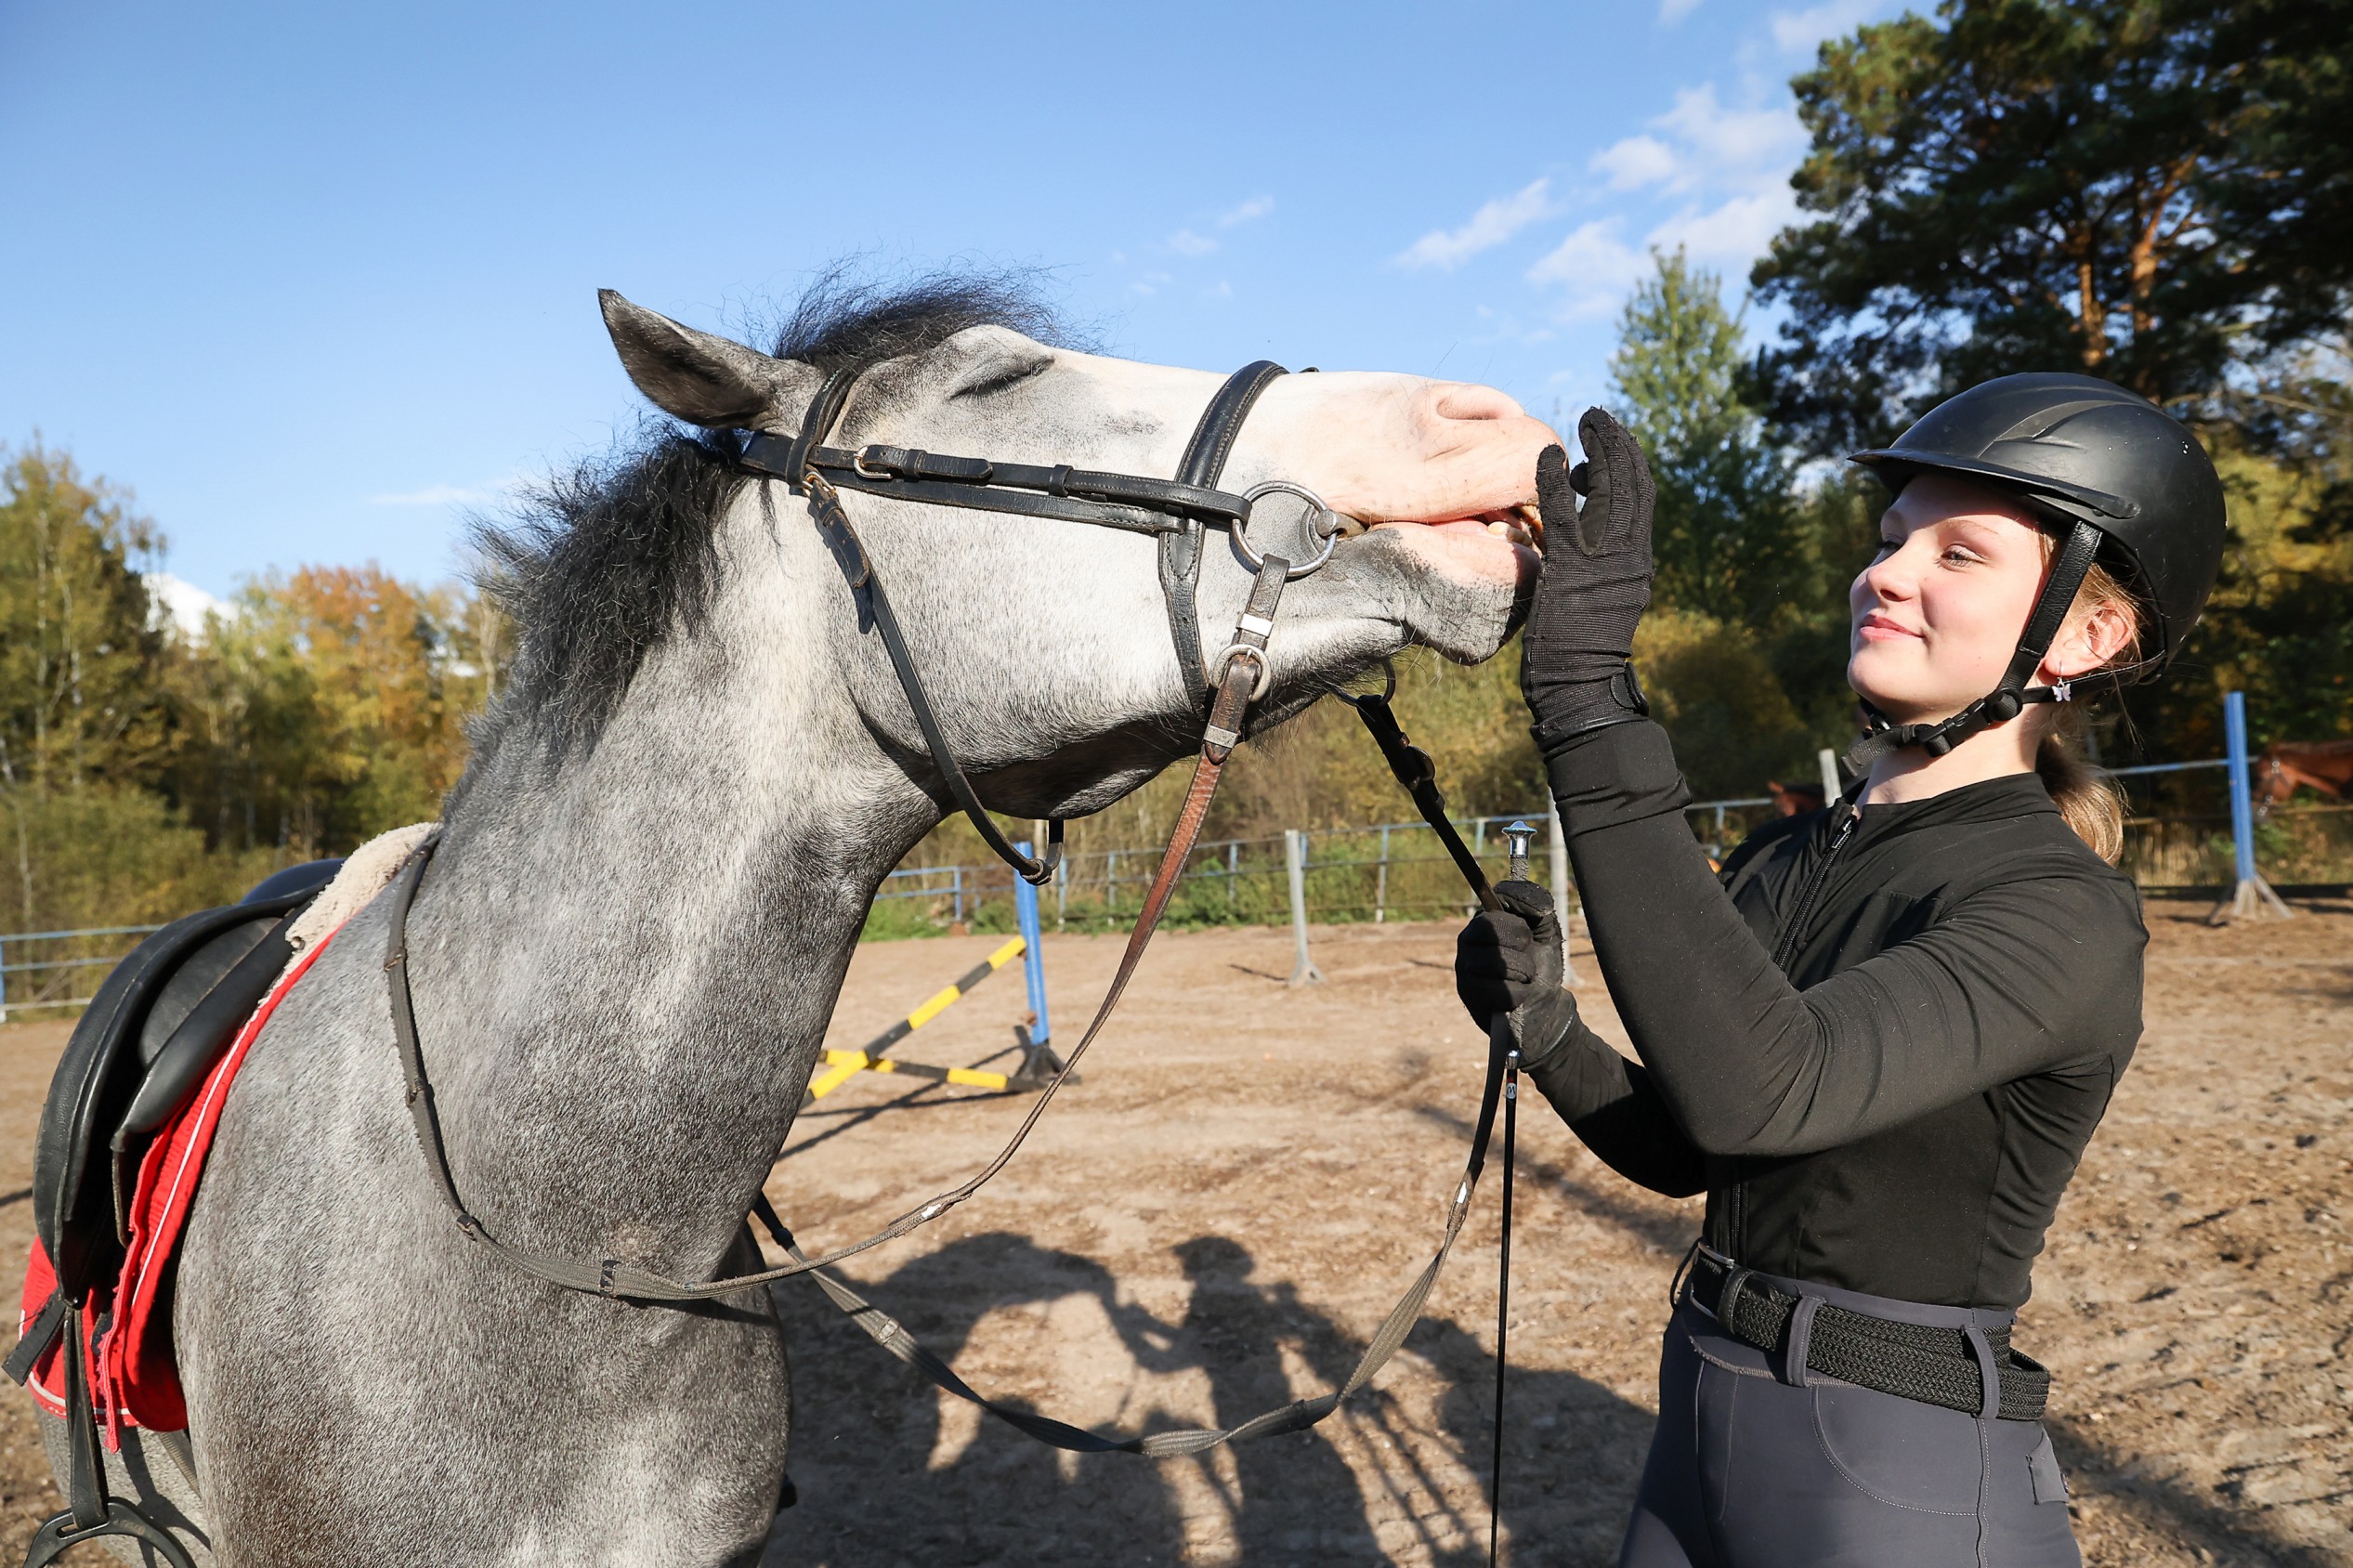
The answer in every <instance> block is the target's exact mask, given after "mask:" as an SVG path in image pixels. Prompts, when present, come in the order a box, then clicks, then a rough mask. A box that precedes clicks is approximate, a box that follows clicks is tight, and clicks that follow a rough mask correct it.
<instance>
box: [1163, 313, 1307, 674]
mask: <svg viewBox="0 0 2353 1568" xmlns="http://www.w3.org/2000/svg"><path fill="white" fill-rule="evenodd" d="M1284 373H1285V372H1284V370H1283V367H1282V366H1280V365H1278V364H1276V363H1275V361H1274V360H1272V359H1254V360H1252V361H1251V362H1250V363H1248V364H1247V365H1244V366H1243V367H1242V368H1241V369H1240V370H1238V371H1235V372H1234V373H1233V374H1232V375H1230V376H1227V377H1226V378H1225V385H1222V386H1221V387H1219V388H1218V390H1217V396H1216V397H1214V398H1212V399H1209V407H1208V408H1206V409H1203V410H1202V411H1201V418H1200V421H1199V423H1197V424H1196V425H1194V427H1193V438H1192V439H1191V440H1189V441H1187V442H1185V444H1184V456H1183V459H1182V460H1181V461H1180V462H1179V463H1178V464H1177V482H1178V483H1179V484H1180V485H1182V486H1186V487H1200V488H1204V489H1206V488H1207V487H1209V486H1212V485H1215V484H1216V483H1217V482H1218V480H1219V478H1220V477H1222V476H1223V474H1224V473H1225V460H1226V459H1227V458H1228V457H1230V456H1232V455H1233V452H1234V443H1235V440H1236V439H1238V438H1240V436H1241V434H1242V423H1243V421H1245V420H1247V419H1248V418H1249V416H1250V410H1251V409H1252V408H1254V407H1255V406H1257V403H1258V399H1259V395H1260V394H1261V393H1262V392H1264V391H1265V390H1266V389H1267V388H1268V387H1269V386H1272V385H1274V384H1275V378H1276V377H1277V376H1280V375H1282V374H1284ZM1249 510H1250V509H1249V504H1248V503H1247V502H1245V503H1243V506H1242V510H1241V512H1240V514H1239V515H1238V516H1240V517H1241V518H1243V519H1247V518H1248V516H1249ZM1234 520H1235V519H1234V518H1233V517H1228V518H1227V519H1226V521H1228V522H1232V521H1234ZM1201 529H1202V522H1201V516H1199V515H1198V513H1197V510H1196V512H1195V513H1190V514H1188V515H1187V516H1185V518H1184V519H1183V524H1182V526H1181V528H1180V529H1178V530H1176V531H1172V532H1167V533H1163V534H1161V536H1160V563H1159V564H1160V593H1161V595H1162V596H1163V597H1164V598H1166V599H1167V600H1168V604H1169V636H1170V640H1171V641H1172V642H1173V643H1174V644H1175V645H1176V656H1177V669H1178V670H1179V671H1180V672H1181V673H1183V677H1184V689H1185V692H1186V694H1187V695H1188V697H1190V696H1192V695H1193V694H1195V693H1199V692H1203V691H1206V690H1207V689H1208V688H1209V679H1210V677H1209V672H1208V670H1207V669H1206V667H1205V666H1204V663H1203V660H1202V650H1201V612H1200V598H1199V589H1200V585H1201Z"/></svg>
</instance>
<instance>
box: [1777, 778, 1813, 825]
mask: <svg viewBox="0 0 2353 1568" xmlns="http://www.w3.org/2000/svg"><path fill="white" fill-rule="evenodd" d="M1765 788H1766V790H1767V791H1770V792H1771V795H1772V798H1773V815H1774V816H1775V817H1795V816H1797V814H1798V813H1799V812H1801V811H1820V810H1821V809H1822V807H1823V793H1822V786H1821V785H1819V784H1784V783H1781V782H1779V781H1778V780H1771V779H1769V780H1767V781H1766V784H1765Z"/></svg>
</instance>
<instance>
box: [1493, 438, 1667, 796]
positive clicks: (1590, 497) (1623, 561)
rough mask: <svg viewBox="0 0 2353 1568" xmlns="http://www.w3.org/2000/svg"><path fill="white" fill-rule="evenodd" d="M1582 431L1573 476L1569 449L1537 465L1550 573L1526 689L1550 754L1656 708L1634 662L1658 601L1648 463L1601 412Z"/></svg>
mask: <svg viewBox="0 0 2353 1568" xmlns="http://www.w3.org/2000/svg"><path fill="white" fill-rule="evenodd" d="M1576 433H1577V440H1578V442H1579V443H1580V444H1581V445H1583V447H1584V448H1585V452H1586V461H1585V462H1583V463H1580V464H1577V465H1576V467H1575V469H1574V470H1572V469H1571V468H1570V467H1569V454H1568V453H1567V452H1565V451H1562V450H1561V449H1560V448H1559V447H1547V448H1545V449H1544V451H1542V452H1541V453H1540V454H1538V456H1537V458H1536V504H1537V506H1538V507H1539V508H1540V509H1541V511H1542V512H1543V514H1544V542H1545V551H1544V574H1543V576H1542V577H1541V578H1540V579H1538V580H1537V582H1536V602H1535V604H1534V605H1533V606H1532V607H1530V608H1529V611H1528V626H1527V631H1526V632H1525V634H1523V638H1522V642H1521V663H1520V690H1521V692H1522V694H1523V696H1525V697H1526V698H1527V699H1528V712H1531V713H1533V714H1534V715H1535V716H1536V725H1535V727H1534V733H1535V735H1536V745H1537V746H1538V747H1539V748H1541V749H1542V750H1544V751H1548V752H1549V751H1551V750H1552V749H1553V748H1554V747H1556V746H1558V745H1559V744H1560V743H1561V742H1562V741H1564V740H1566V739H1568V738H1570V737H1572V736H1575V735H1579V734H1582V733H1584V732H1585V731H1587V730H1589V729H1598V728H1600V727H1601V725H1612V724H1622V723H1624V722H1625V721H1627V720H1628V719H1635V718H1640V717H1641V715H1642V714H1643V713H1644V712H1648V708H1647V706H1646V705H1645V704H1644V703H1643V702H1642V699H1641V687H1639V686H1636V685H1635V684H1634V681H1633V677H1632V673H1631V671H1630V669H1629V667H1628V666H1627V659H1628V658H1629V657H1631V656H1632V654H1633V652H1634V628H1635V627H1636V626H1637V625H1639V624H1640V623H1641V619H1642V611H1643V609H1644V608H1646V607H1647V606H1648V605H1649V604H1650V602H1651V577H1652V569H1653V568H1652V565H1651V507H1652V502H1653V500H1654V491H1653V489H1652V486H1651V468H1650V464H1647V463H1645V462H1644V461H1643V460H1642V449H1641V445H1640V444H1639V443H1637V442H1636V441H1635V439H1634V438H1633V437H1632V436H1631V435H1629V434H1628V433H1627V429H1626V426H1624V425H1620V424H1619V423H1618V422H1617V421H1616V420H1614V419H1612V418H1611V417H1610V416H1609V415H1608V414H1607V413H1604V412H1602V411H1601V410H1600V409H1588V410H1586V411H1585V417H1584V418H1582V419H1580V420H1578V421H1577V424H1576ZM1579 495H1582V496H1584V497H1586V502H1585V504H1584V506H1582V507H1579V506H1578V505H1577V503H1576V497H1577V496H1579Z"/></svg>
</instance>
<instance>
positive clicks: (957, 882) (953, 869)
mask: <svg viewBox="0 0 2353 1568" xmlns="http://www.w3.org/2000/svg"><path fill="white" fill-rule="evenodd" d="M948 887H949V888H950V889H951V890H952V891H953V892H954V893H955V895H956V923H957V924H958V925H961V924H963V923H964V868H963V867H961V866H950V867H949V868H948Z"/></svg>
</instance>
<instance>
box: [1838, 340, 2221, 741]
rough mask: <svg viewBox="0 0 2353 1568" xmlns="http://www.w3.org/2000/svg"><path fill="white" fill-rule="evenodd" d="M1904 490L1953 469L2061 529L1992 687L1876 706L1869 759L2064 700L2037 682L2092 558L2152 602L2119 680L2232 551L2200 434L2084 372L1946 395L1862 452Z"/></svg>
mask: <svg viewBox="0 0 2353 1568" xmlns="http://www.w3.org/2000/svg"><path fill="white" fill-rule="evenodd" d="M1848 461H1849V462H1850V463H1860V464H1863V465H1864V466H1866V467H1868V468H1870V469H1871V470H1872V471H1873V472H1875V473H1876V474H1877V475H1878V476H1879V477H1880V478H1881V479H1883V480H1885V481H1886V483H1887V485H1888V488H1889V490H1893V491H1901V490H1902V489H1903V487H1904V485H1905V483H1906V482H1908V481H1909V480H1910V479H1911V478H1912V477H1914V476H1915V475H1917V474H1921V473H1928V472H1934V473H1941V474H1951V475H1953V476H1954V477H1956V478H1963V479H1967V480H1968V481H1970V482H1971V483H1973V484H1978V485H1982V486H1984V487H1985V488H1986V489H1988V490H1995V491H1998V492H2000V493H2001V494H2004V495H2007V496H2009V497H2012V498H2014V499H2016V500H2019V501H2021V502H2024V503H2026V504H2027V505H2028V506H2029V507H2030V508H2031V509H2032V510H2033V511H2034V512H2036V513H2038V514H2040V515H2041V516H2044V517H2045V518H2046V519H2047V520H2049V521H2050V522H2052V523H2054V524H2056V525H2058V526H2059V528H2060V529H2063V530H2064V534H2063V537H2064V540H2065V542H2064V544H2063V545H2062V547H2061V548H2060V551H2059V557H2058V559H2057V560H2056V561H2055V562H2054V563H2053V565H2052V568H2051V575H2050V578H2049V580H2048V581H2046V583H2045V584H2044V587H2043V593H2042V595H2041V597H2040V598H2038V599H2037V600H2036V601H2035V605H2034V608H2033V613H2032V614H2030V615H2029V616H2028V617H2027V622H2026V631H2025V633H2024V634H2023V635H2021V636H2020V639H2019V647H2018V652H2017V654H2016V655H2015V656H2013V657H2012V659H2011V660H2010V665H2009V668H2008V670H2007V671H2006V672H2005V673H2004V674H2003V677H2002V683H2001V685H2000V686H1996V687H1995V688H1994V690H1993V691H1992V692H1991V693H1989V694H1988V695H1987V696H1985V697H1983V698H1981V699H1979V700H1978V701H1976V702H1973V703H1971V704H1970V705H1969V706H1968V707H1967V708H1965V709H1963V710H1962V711H1961V712H1958V713H1955V714H1954V715H1953V716H1952V717H1951V718H1949V719H1946V720H1943V721H1942V722H1941V723H1938V724H1933V725H1893V724H1891V723H1889V721H1888V720H1886V719H1885V718H1883V717H1881V716H1880V715H1878V714H1877V713H1876V712H1874V711H1873V710H1871V708H1870V705H1869V704H1868V703H1865V704H1864V711H1865V712H1866V713H1868V714H1869V715H1870V719H1871V732H1870V734H1869V735H1868V736H1867V737H1866V738H1864V740H1863V743H1862V744H1861V745H1859V746H1857V747H1856V748H1855V751H1854V752H1852V753H1850V756H1849V759H1848V760H1849V762H1850V764H1852V765H1855V766H1858V767H1859V766H1862V765H1863V764H1866V763H1868V762H1869V760H1870V759H1871V758H1872V757H1875V756H1877V755H1879V754H1880V753H1882V752H1885V751H1893V750H1895V749H1897V748H1899V747H1903V746H1919V747H1921V748H1922V749H1923V750H1925V751H1928V754H1929V755H1930V756H1941V755H1942V754H1943V753H1944V752H1946V751H1950V750H1952V748H1953V747H1954V745H1956V744H1958V743H1959V742H1960V741H1962V740H1965V739H1967V738H1968V737H1970V736H1972V735H1974V734H1976V733H1977V732H1978V731H1979V730H1980V729H1983V728H1985V727H1987V726H1988V725H1994V724H1999V723H2001V722H2003V721H2004V720H2006V719H2010V718H2014V717H2016V716H2017V714H2018V712H2019V709H2020V706H2021V705H2022V704H2024V703H2028V702H2064V701H2066V700H2068V699H2070V697H2072V692H2071V691H2070V690H2069V689H2068V684H2067V683H2065V682H2062V683H2060V685H2059V686H2058V687H2056V688H2054V687H2049V686H2033V687H2030V686H2027V684H2026V683H2027V682H2028V681H2029V680H2031V679H2032V678H2033V673H2034V670H2035V667H2036V666H2037V665H2039V664H2040V663H2041V662H2042V660H2043V655H2044V654H2045V653H2046V652H2047V651H2049V648H2050V645H2051V641H2052V639H2053V638H2054V637H2056V636H2057V635H2058V634H2059V624H2060V622H2061V621H2064V620H2065V619H2066V617H2067V611H2068V609H2069V608H2070V607H2072V605H2073V604H2074V602H2075V593H2076V590H2077V589H2079V588H2081V587H2082V586H2083V582H2084V576H2085V573H2086V572H2088V571H2089V570H2090V569H2091V567H2092V565H2093V564H2094V562H2095V561H2098V563H2099V564H2102V565H2105V566H2107V567H2108V568H2109V569H2110V570H2111V571H2112V572H2114V573H2115V575H2116V576H2117V578H2118V579H2119V580H2120V581H2123V582H2124V585H2125V586H2126V587H2127V588H2128V589H2130V590H2131V591H2132V592H2133V593H2134V594H2135V595H2136V596H2137V597H2138V598H2139V599H2140V600H2141V602H2142V604H2143V605H2144V606H2145V607H2146V608H2147V609H2148V611H2149V615H2148V617H2147V620H2148V621H2149V624H2147V625H2145V626H2144V627H2143V628H2142V630H2143V634H2144V638H2145V642H2144V647H2143V657H2142V659H2141V660H2140V661H2139V662H2138V663H2137V664H2136V665H2134V666H2133V667H2132V669H2131V670H2130V671H2127V672H2122V673H2119V674H2118V676H2117V677H2116V678H2117V679H2120V680H2147V679H2152V678H2154V677H2155V676H2156V675H2158V674H2159V673H2162V672H2163V670H2164V668H2165V666H2166V665H2167V664H2168V663H2170V662H2171V661H2172V660H2173V658H2174V656H2175V655H2176V654H2177V653H2178V652H2179V651H2180V650H2181V645H2182V643H2183V642H2184V641H2185V640H2186V639H2187V638H2188V637H2189V635H2190V627H2191V626H2193V625H2195V624H2196V623H2197V620H2198V612H2199V611H2200V610H2201V609H2202V608H2204V606H2205V602H2206V595H2207V593H2208V592H2209V591H2210V590H2211V589H2212V588H2213V587H2214V580H2215V572H2216V569H2217V568H2219V567H2220V565H2221V563H2222V546H2223V540H2224V536H2225V533H2226V531H2227V528H2228V524H2227V521H2226V518H2225V516H2224V509H2223V499H2222V481H2221V479H2220V478H2219V477H2216V474H2215V470H2214V464H2213V463H2212V462H2211V461H2210V460H2209V459H2208V458H2207V456H2206V452H2205V449H2204V448H2203V447H2202V446H2200V445H2199V444H2198V438H2197V437H2195V436H2193V435H2191V434H2190V429H2189V427H2188V426H2187V425H2183V424H2182V423H2181V422H2180V421H2178V420H2177V419H2175V418H2173V417H2172V416H2171V415H2169V414H2167V413H2166V412H2164V411H2163V410H2162V409H2160V408H2159V407H2157V405H2156V404H2154V403H2152V402H2150V400H2149V399H2146V398H2143V397H2141V396H2139V395H2138V394H2137V393H2134V392H2128V391H2126V390H2125V389H2124V388H2123V387H2121V386H2118V385H2115V384H2114V383H2112V382H2106V381H2101V380H2099V379H2098V378H2097V377H2094V376H2088V375H2065V374H2056V373H2048V372H2039V373H2031V374H2026V375H2006V376H2003V377H2001V378H2000V379H1999V380H1996V381H1989V382H1986V383H1985V384H1984V385H1980V386H1972V387H1970V388H1969V389H1968V390H1967V391H1966V392H1963V393H1961V394H1959V395H1958V396H1957V397H1953V398H1948V399H1945V400H1944V401H1943V402H1941V403H1939V404H1938V405H1937V406H1936V407H1935V408H1933V409H1931V410H1929V411H1928V413H1927V414H1926V415H1924V416H1923V417H1922V418H1921V419H1920V421H1919V422H1918V423H1917V424H1915V425H1913V426H1912V428H1911V429H1909V430H1906V431H1905V432H1904V433H1903V434H1902V436H1901V437H1899V438H1897V439H1896V443H1895V445H1893V446H1891V447H1881V448H1877V449H1876V450H1874V451H1859V452H1856V453H1855V454H1854V455H1853V456H1852V457H1851V458H1850V459H1848Z"/></svg>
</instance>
